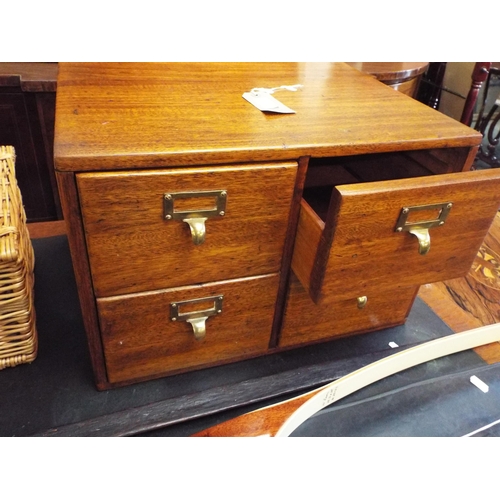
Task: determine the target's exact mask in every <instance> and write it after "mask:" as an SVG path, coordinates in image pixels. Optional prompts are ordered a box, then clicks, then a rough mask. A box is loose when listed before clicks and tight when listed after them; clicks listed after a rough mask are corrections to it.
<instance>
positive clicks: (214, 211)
mask: <svg viewBox="0 0 500 500" xmlns="http://www.w3.org/2000/svg"><path fill="white" fill-rule="evenodd" d="M188 198H194V199H196V198H213V200H214V202H215V206H214V207H213V208H210V209H191V210H178V211H177V210H175V202H176V201H177V200H182V199H188ZM226 200H227V192H226V191H225V190H221V191H185V192H183V193H165V194H164V195H163V216H164V217H165V219H167V220H170V219H171V220H184V219H193V218H200V217H207V218H209V217H223V216H224V215H225V213H226Z"/></svg>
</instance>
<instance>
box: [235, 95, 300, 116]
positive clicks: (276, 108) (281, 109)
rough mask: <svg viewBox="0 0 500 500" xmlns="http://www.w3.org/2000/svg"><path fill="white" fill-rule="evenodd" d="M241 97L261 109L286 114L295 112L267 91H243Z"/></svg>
mask: <svg viewBox="0 0 500 500" xmlns="http://www.w3.org/2000/svg"><path fill="white" fill-rule="evenodd" d="M243 98H244V99H246V100H247V101H248V102H249V103H250V104H253V105H254V106H255V107H256V108H257V109H260V110H261V111H270V112H272V113H287V114H291V113H295V111H294V110H293V109H290V108H289V107H287V106H285V105H284V104H283V103H281V102H279V101H278V99H276V98H275V97H273V96H272V95H270V94H269V93H267V92H255V91H254V92H245V93H244V94H243Z"/></svg>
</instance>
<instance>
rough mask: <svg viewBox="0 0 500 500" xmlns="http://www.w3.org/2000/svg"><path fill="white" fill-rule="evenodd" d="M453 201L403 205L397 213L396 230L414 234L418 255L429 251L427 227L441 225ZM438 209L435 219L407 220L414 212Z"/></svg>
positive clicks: (429, 241)
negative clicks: (410, 205) (411, 205)
mask: <svg viewBox="0 0 500 500" xmlns="http://www.w3.org/2000/svg"><path fill="white" fill-rule="evenodd" d="M452 206H453V203H451V202H446V203H435V204H432V205H418V206H413V207H403V208H402V209H401V213H400V214H399V218H398V221H397V223H396V229H395V231H396V232H398V233H399V232H402V231H408V232H409V233H410V234H413V235H414V236H416V238H417V240H418V253H419V254H420V255H426V254H427V253H429V250H430V248H431V236H430V234H429V229H430V228H433V227H439V226H442V225H443V224H444V222H445V220H446V218H447V217H448V214H449V213H450V210H451V207H452ZM424 210H425V211H431V210H436V211H438V216H437V217H436V218H435V219H431V220H423V221H417V222H408V218H409V217H410V215H411V214H413V213H414V212H419V211H424Z"/></svg>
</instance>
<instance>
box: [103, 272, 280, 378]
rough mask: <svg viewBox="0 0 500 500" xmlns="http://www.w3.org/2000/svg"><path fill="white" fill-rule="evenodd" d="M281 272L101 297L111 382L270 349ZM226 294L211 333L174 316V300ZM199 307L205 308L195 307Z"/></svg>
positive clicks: (212, 319) (209, 326)
mask: <svg viewBox="0 0 500 500" xmlns="http://www.w3.org/2000/svg"><path fill="white" fill-rule="evenodd" d="M278 281H279V276H278V274H273V275H268V276H260V277H253V278H246V279H238V280H231V281H223V282H216V283H208V284H204V285H198V286H192V287H181V288H174V289H168V290H160V291H155V292H149V293H143V294H131V295H126V296H119V297H112V298H105V299H98V300H97V304H98V309H99V317H100V323H101V330H102V338H103V344H104V352H105V355H106V367H107V372H108V377H109V380H110V382H112V383H113V382H122V381H131V380H139V379H143V378H145V377H159V376H162V375H166V374H173V373H178V372H180V371H186V370H189V369H194V368H202V367H206V366H210V365H215V364H221V363H226V362H228V361H236V360H239V359H243V358H249V357H253V356H257V355H262V354H265V353H266V352H267V350H268V344H269V338H270V335H271V327H272V322H273V316H274V304H275V301H276V295H277V291H278ZM213 296H223V305H222V312H221V314H218V315H215V316H212V317H209V318H208V320H207V322H206V336H205V338H204V339H202V340H196V339H195V337H194V335H193V330H192V328H191V325H190V324H188V323H187V322H185V321H175V322H174V321H172V320H171V319H170V304H171V303H178V302H181V301H186V300H192V299H201V298H205V297H213ZM194 310H199V306H198V308H197V307H195V308H194Z"/></svg>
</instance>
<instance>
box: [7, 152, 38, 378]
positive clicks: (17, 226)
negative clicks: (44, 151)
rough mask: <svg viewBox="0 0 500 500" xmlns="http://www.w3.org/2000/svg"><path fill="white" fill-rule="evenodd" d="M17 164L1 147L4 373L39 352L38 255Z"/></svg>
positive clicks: (28, 361)
mask: <svg viewBox="0 0 500 500" xmlns="http://www.w3.org/2000/svg"><path fill="white" fill-rule="evenodd" d="M14 164H15V151H14V148H13V147H12V146H0V197H1V200H0V201H1V207H0V370H1V369H3V368H6V367H8V366H15V365H19V364H21V363H30V362H31V361H33V360H34V359H35V358H36V355H37V349H38V339H37V333H36V328H35V310H34V307H33V282H34V276H33V266H34V253H33V247H32V245H31V240H30V237H29V234H28V230H27V228H26V213H25V211H24V207H23V204H22V199H21V193H20V191H19V188H18V186H17V181H16V172H15V167H14Z"/></svg>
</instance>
